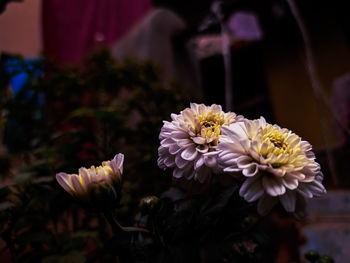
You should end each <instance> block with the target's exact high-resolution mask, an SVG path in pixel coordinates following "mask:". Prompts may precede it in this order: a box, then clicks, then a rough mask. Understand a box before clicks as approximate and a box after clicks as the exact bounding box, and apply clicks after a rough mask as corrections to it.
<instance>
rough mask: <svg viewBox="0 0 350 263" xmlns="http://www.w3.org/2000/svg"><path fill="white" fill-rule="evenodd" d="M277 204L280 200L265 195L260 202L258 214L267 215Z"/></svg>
mask: <svg viewBox="0 0 350 263" xmlns="http://www.w3.org/2000/svg"><path fill="white" fill-rule="evenodd" d="M277 202H278V199H277V198H276V197H272V196H269V195H267V194H264V195H263V196H262V197H261V198H260V200H259V202H258V213H259V214H260V215H262V216H265V215H267V214H268V213H269V212H270V211H271V209H272V208H273V207H274V206H275V204H276V203H277Z"/></svg>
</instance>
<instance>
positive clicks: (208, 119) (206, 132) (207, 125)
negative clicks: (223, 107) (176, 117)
mask: <svg viewBox="0 0 350 263" xmlns="http://www.w3.org/2000/svg"><path fill="white" fill-rule="evenodd" d="M198 120H199V123H200V132H199V134H200V136H201V137H203V138H206V137H209V138H210V137H213V139H214V140H215V139H218V138H219V136H220V135H221V126H222V125H223V124H224V122H225V118H224V114H222V113H215V114H214V113H212V112H209V113H208V114H207V115H198Z"/></svg>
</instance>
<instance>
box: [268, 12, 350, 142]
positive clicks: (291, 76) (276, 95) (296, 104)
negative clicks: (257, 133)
mask: <svg viewBox="0 0 350 263" xmlns="http://www.w3.org/2000/svg"><path fill="white" fill-rule="evenodd" d="M303 15H304V17H305V18H307V17H308V18H310V19H309V20H308V21H307V28H308V30H309V31H310V36H311V43H312V48H313V52H314V58H315V64H316V68H317V73H318V77H319V80H320V81H321V83H322V85H323V89H324V91H325V93H326V94H327V96H328V98H329V99H331V96H332V89H333V82H334V81H335V80H336V79H337V78H339V77H341V76H342V75H344V74H346V73H348V72H350V51H349V43H348V42H347V38H346V35H345V33H344V31H343V30H342V29H341V27H340V26H339V25H338V24H337V23H336V22H337V21H336V15H335V14H332V13H331V12H328V13H327V15H328V16H327V19H324V17H325V16H321V15H315V14H313V13H311V12H305V13H304V14H303ZM293 23H295V21H293ZM291 34H295V37H296V40H293V41H290V42H288V39H287V40H280V39H273V40H271V41H268V43H266V44H265V52H264V53H265V54H264V55H265V59H264V60H265V70H266V76H267V81H268V87H269V93H270V98H271V103H272V108H273V112H274V115H275V118H276V121H277V123H278V124H279V125H280V126H282V127H287V128H288V129H291V130H292V131H293V132H295V133H297V134H298V135H300V136H302V138H303V139H304V140H307V141H309V142H310V143H311V144H312V145H313V146H314V148H318V149H323V148H324V147H325V145H324V140H323V136H322V130H321V125H320V115H319V112H318V109H317V106H316V99H315V95H314V92H313V89H312V86H311V83H310V79H309V75H308V74H307V70H306V66H305V50H304V45H303V42H302V39H301V36H300V33H299V32H298V31H294V32H291ZM276 37H277V38H278V36H276ZM322 107H323V108H324V110H325V112H326V120H327V124H328V130H329V134H328V137H329V141H330V142H331V144H332V145H333V146H337V145H338V144H339V143H340V139H339V137H338V136H337V134H336V132H335V123H334V120H333V118H332V117H331V114H330V110H329V109H328V107H326V105H325V104H324V103H323V104H322Z"/></svg>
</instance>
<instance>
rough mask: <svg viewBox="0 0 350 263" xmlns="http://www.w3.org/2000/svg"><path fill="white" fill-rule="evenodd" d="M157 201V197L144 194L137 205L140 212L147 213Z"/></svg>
mask: <svg viewBox="0 0 350 263" xmlns="http://www.w3.org/2000/svg"><path fill="white" fill-rule="evenodd" d="M158 203H159V198H158V197H156V196H146V197H144V198H142V199H141V200H140V204H139V207H140V209H141V213H142V214H149V213H151V212H152V210H153V209H154V208H155V206H156V205H157V204H158Z"/></svg>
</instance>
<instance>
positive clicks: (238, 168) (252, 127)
mask: <svg viewBox="0 0 350 263" xmlns="http://www.w3.org/2000/svg"><path fill="white" fill-rule="evenodd" d="M222 133H223V134H222V136H221V137H220V142H219V146H218V150H219V151H220V153H219V154H218V162H219V166H220V168H221V169H222V170H223V171H224V172H229V173H230V172H232V173H237V172H241V173H242V174H243V176H244V177H245V181H244V182H243V184H242V187H241V189H240V195H241V196H242V197H244V199H245V200H247V201H248V202H253V201H256V200H258V199H260V200H259V203H258V210H259V212H260V213H261V214H266V213H267V212H268V211H269V210H270V209H271V208H272V206H273V205H274V204H275V203H276V202H277V201H278V200H279V201H280V202H281V203H282V205H283V206H284V208H285V209H286V211H288V212H294V211H295V210H296V200H297V198H299V197H298V196H303V197H306V198H311V197H313V196H319V195H322V194H324V193H325V192H326V190H325V188H324V187H323V185H322V183H321V182H322V179H323V175H322V173H321V170H320V165H319V164H318V163H317V162H316V161H315V155H314V153H313V152H312V147H311V145H310V143H308V142H307V141H303V140H301V138H300V137H299V136H298V135H296V134H295V133H292V132H291V131H290V130H288V129H282V128H280V127H279V126H277V125H271V124H268V123H266V121H265V119H264V118H263V117H261V118H260V119H258V120H252V121H249V120H244V121H243V122H240V123H236V124H232V125H230V126H228V127H223V128H222Z"/></svg>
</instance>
